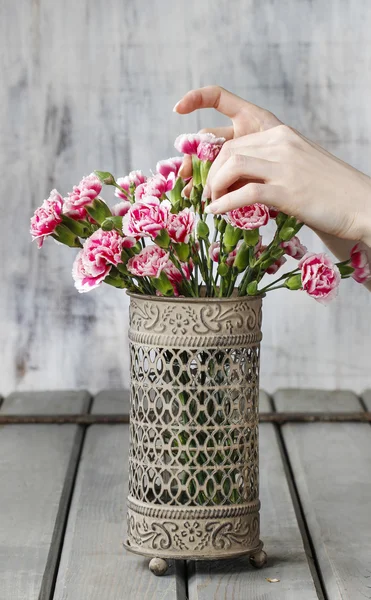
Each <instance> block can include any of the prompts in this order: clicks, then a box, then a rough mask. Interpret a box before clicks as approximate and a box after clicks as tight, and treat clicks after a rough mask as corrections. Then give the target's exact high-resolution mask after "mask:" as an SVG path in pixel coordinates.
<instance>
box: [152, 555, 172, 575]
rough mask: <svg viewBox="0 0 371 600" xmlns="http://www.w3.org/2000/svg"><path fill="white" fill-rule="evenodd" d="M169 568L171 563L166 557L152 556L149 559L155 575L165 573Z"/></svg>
mask: <svg viewBox="0 0 371 600" xmlns="http://www.w3.org/2000/svg"><path fill="white" fill-rule="evenodd" d="M168 568H169V565H168V564H167V562H166V560H165V559H164V558H151V560H150V561H149V570H150V571H152V573H153V574H154V575H157V576H160V575H165V573H166V571H167V570H168Z"/></svg>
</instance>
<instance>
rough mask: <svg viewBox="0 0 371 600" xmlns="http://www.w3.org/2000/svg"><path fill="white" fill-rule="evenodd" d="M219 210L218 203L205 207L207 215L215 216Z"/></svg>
mask: <svg viewBox="0 0 371 600" xmlns="http://www.w3.org/2000/svg"><path fill="white" fill-rule="evenodd" d="M217 210H218V203H217V202H211V204H208V205H207V206H205V213H206V214H207V215H210V214H211V215H213V214H214V213H215V212H216V211H217Z"/></svg>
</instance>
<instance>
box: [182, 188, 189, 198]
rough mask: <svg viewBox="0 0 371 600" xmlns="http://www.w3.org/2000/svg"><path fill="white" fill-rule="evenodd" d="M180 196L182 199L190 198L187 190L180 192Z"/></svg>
mask: <svg viewBox="0 0 371 600" xmlns="http://www.w3.org/2000/svg"><path fill="white" fill-rule="evenodd" d="M180 195H181V197H182V198H188V196H187V193H186V189H185V188H184V189H183V190H182V191H181V192H180Z"/></svg>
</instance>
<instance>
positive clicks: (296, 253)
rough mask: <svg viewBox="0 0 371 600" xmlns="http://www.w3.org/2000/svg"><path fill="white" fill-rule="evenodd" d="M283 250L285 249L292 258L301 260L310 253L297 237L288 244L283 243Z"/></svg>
mask: <svg viewBox="0 0 371 600" xmlns="http://www.w3.org/2000/svg"><path fill="white" fill-rule="evenodd" d="M281 248H283V249H284V251H285V253H286V254H287V255H288V256H291V257H292V258H296V259H297V260H300V259H301V258H303V256H304V254H306V253H307V252H308V248H306V246H303V244H302V243H301V242H300V240H299V238H298V237H297V236H296V235H295V236H294V237H293V238H291V240H289V241H288V242H281Z"/></svg>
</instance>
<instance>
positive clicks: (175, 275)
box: [164, 259, 193, 296]
mask: <svg viewBox="0 0 371 600" xmlns="http://www.w3.org/2000/svg"><path fill="white" fill-rule="evenodd" d="M180 265H181V269H182V272H181V271H180V270H179V269H178V268H177V267H176V266H175V265H174V263H172V262H171V260H170V259H169V260H168V262H167V264H166V266H165V268H164V272H165V273H166V275H167V276H168V278H169V281H170V283H171V284H172V286H173V290H174V296H179V286H180V284H181V283H182V281H183V278H185V279H187V281H189V280H190V278H191V273H192V271H193V262H192V260H190V261H189V263H188V264H187V263H180ZM182 273H183V275H182Z"/></svg>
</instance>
